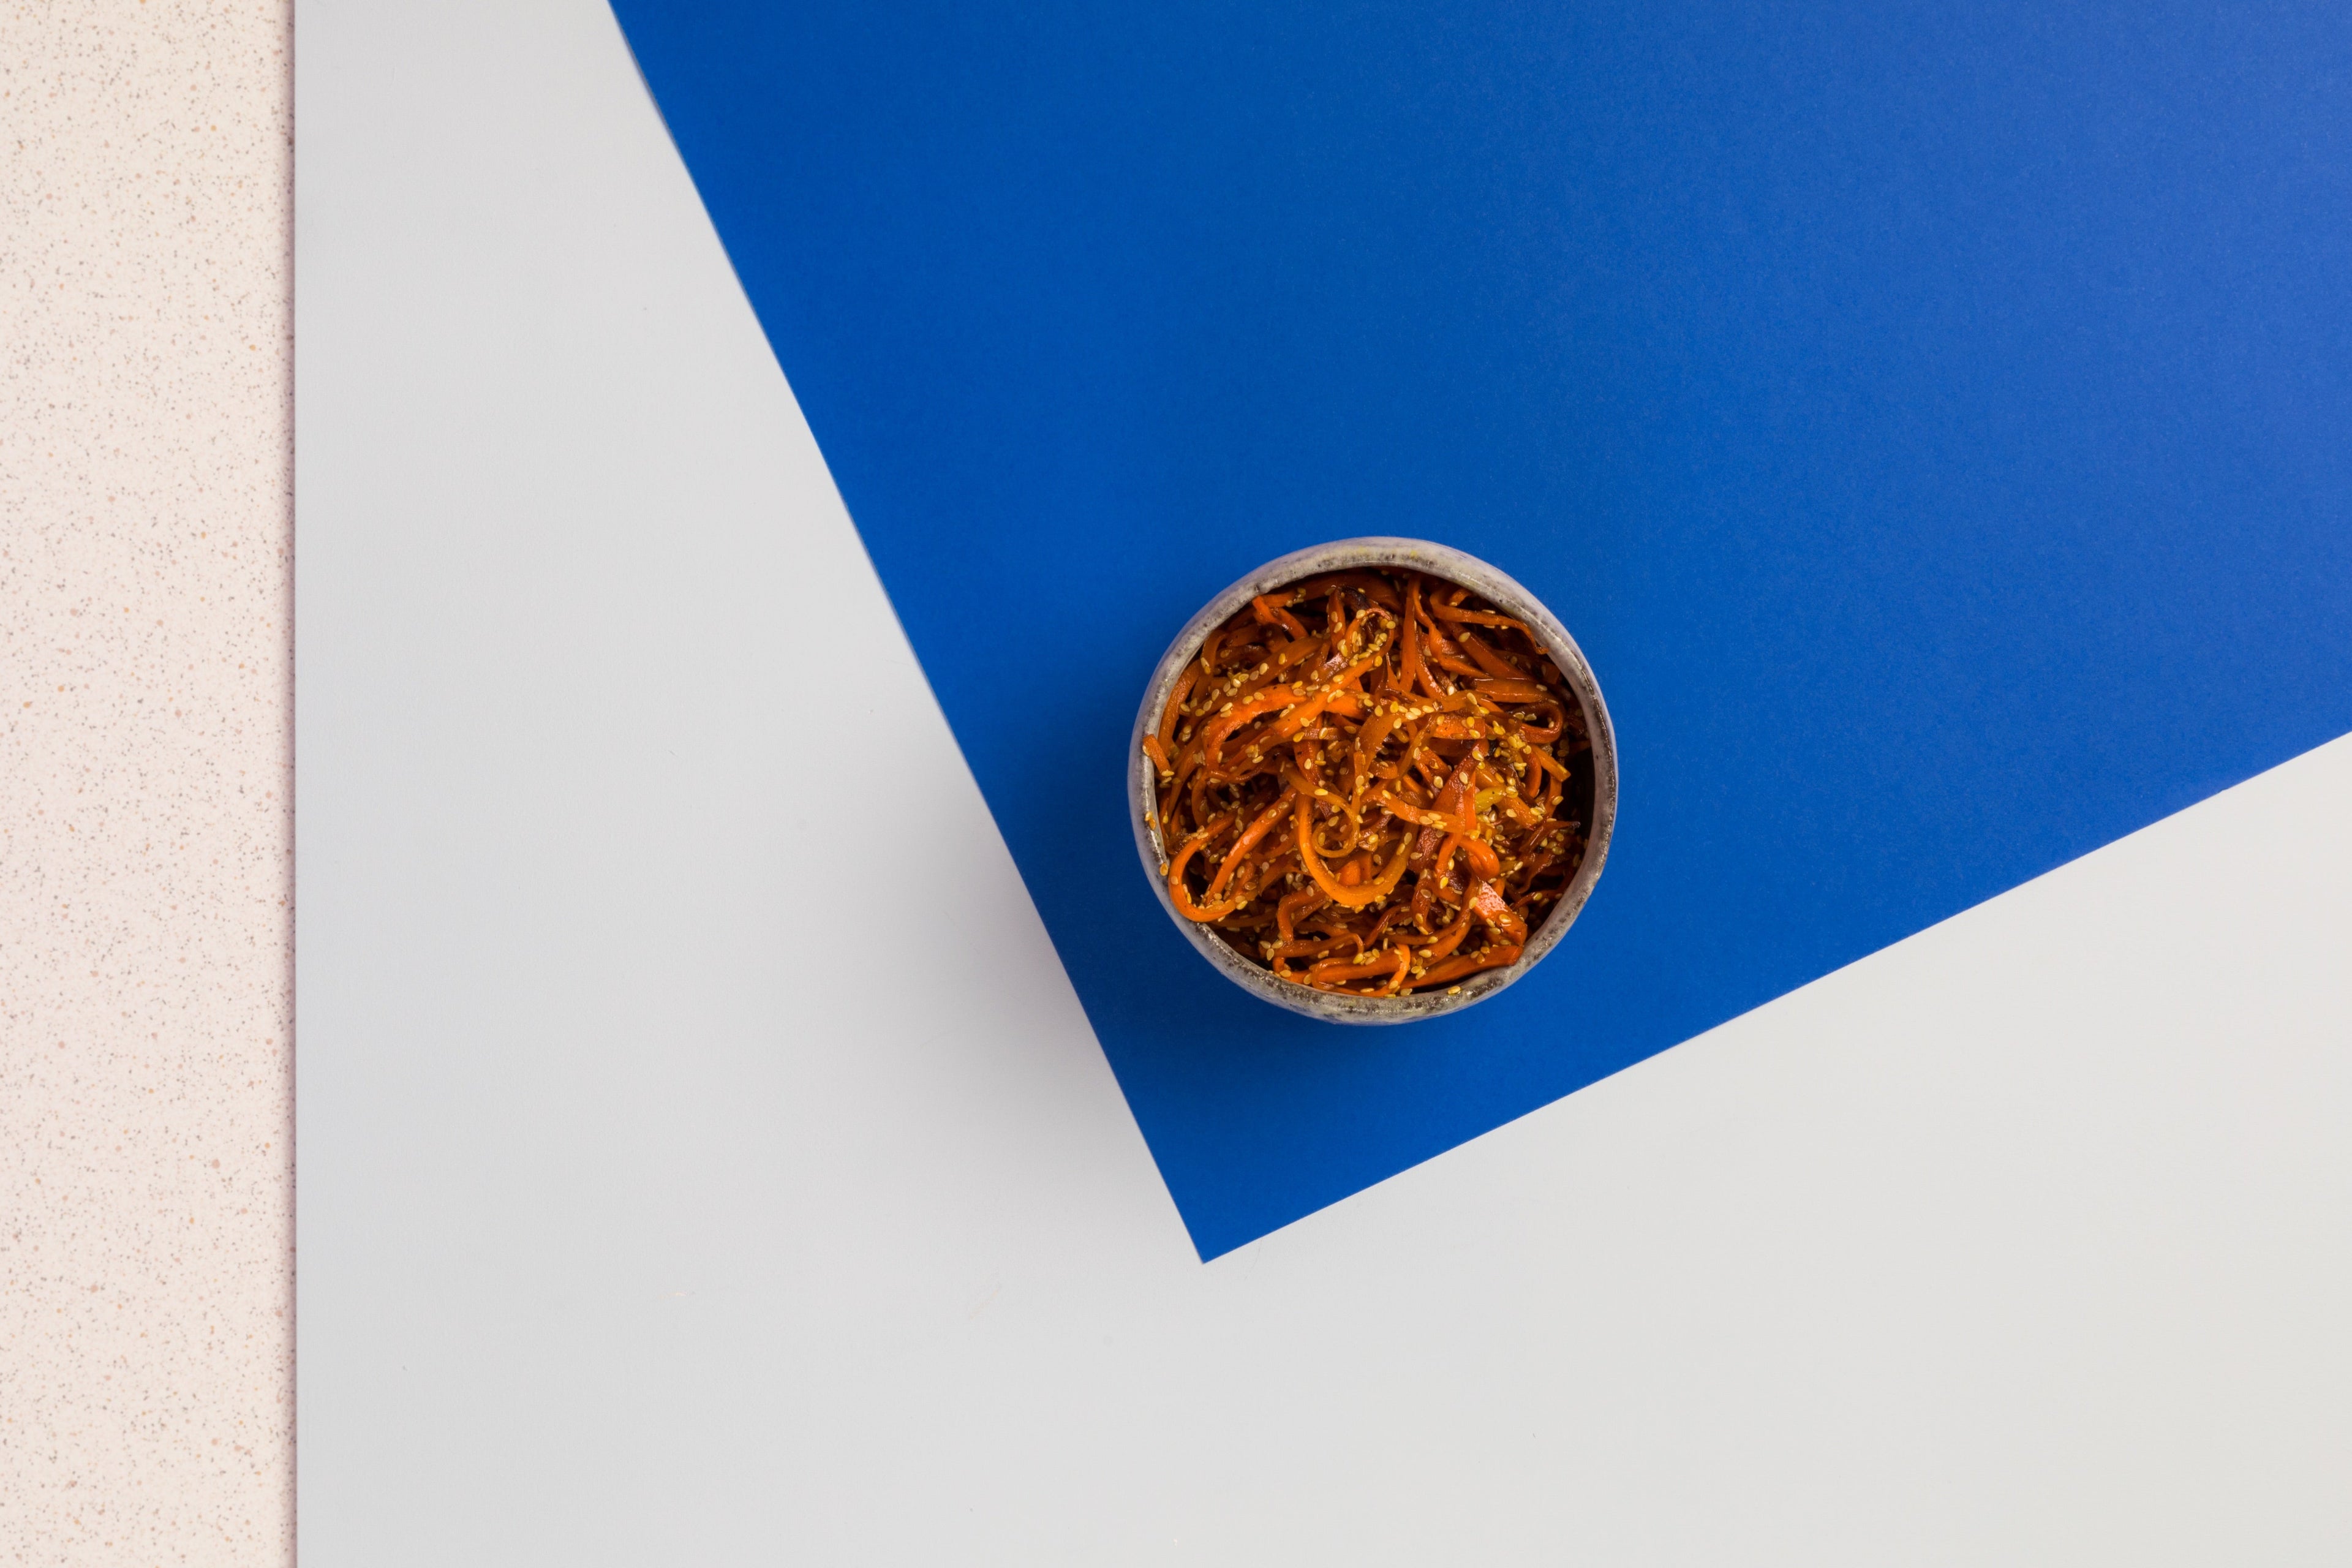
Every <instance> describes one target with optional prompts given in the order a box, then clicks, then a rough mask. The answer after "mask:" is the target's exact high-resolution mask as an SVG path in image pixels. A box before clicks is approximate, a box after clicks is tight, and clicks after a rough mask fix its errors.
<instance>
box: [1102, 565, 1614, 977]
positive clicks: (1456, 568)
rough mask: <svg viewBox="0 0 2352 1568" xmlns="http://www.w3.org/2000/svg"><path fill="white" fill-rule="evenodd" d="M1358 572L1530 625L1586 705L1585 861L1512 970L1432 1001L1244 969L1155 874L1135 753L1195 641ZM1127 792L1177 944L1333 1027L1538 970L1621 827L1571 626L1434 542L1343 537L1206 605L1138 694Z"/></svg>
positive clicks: (1600, 716)
mask: <svg viewBox="0 0 2352 1568" xmlns="http://www.w3.org/2000/svg"><path fill="white" fill-rule="evenodd" d="M1364 566H1400V567H1407V568H1410V569H1412V570H1413V571H1416V572H1426V573H1428V574H1430V575H1432V576H1433V577H1443V578H1444V579H1445V580H1446V581H1447V582H1449V583H1454V584H1460V585H1461V586H1462V587H1465V588H1467V589H1469V590H1470V591H1471V592H1472V593H1474V594H1475V595H1478V596H1479V597H1480V598H1482V599H1485V600H1486V601H1487V602H1488V603H1489V604H1492V605H1496V607H1497V608H1499V609H1500V610H1501V611H1502V612H1503V613H1504V614H1505V615H1508V616H1517V617H1518V618H1519V619H1520V620H1523V621H1525V622H1527V624H1528V626H1533V627H1535V628H1536V629H1537V630H1538V632H1540V633H1541V634H1542V635H1543V640H1544V646H1545V647H1547V648H1548V649H1549V650H1550V653H1551V659H1552V663H1553V664H1555V665H1557V666H1558V667H1559V672H1560V674H1561V675H1562V676H1563V677H1565V678H1566V679H1567V682H1568V687H1569V689H1570V691H1571V692H1572V693H1574V695H1575V697H1576V700H1577V701H1578V702H1579V703H1580V704H1581V705H1582V707H1583V709H1584V727H1585V731H1586V734H1587V735H1588V736H1589V737H1590V739H1591V742H1592V759H1591V763H1589V764H1588V766H1589V767H1590V768H1591V771H1592V807H1591V826H1590V831H1589V835H1588V837H1587V841H1586V847H1585V851H1584V861H1583V864H1581V865H1580V866H1579V867H1578V868H1577V869H1576V875H1575V877H1574V878H1573V879H1571V880H1570V883H1569V885H1568V888H1567V890H1566V891H1565V892H1563V893H1562V894H1561V895H1560V899H1559V902H1558V903H1557V904H1555V905H1554V906H1553V907H1552V911H1551V913H1550V915H1549V917H1547V918H1546V919H1545V921H1544V922H1543V924H1541V925H1539V926H1538V927H1537V928H1536V929H1535V931H1533V932H1532V933H1530V935H1529V936H1528V942H1527V948H1526V952H1524V953H1523V954H1522V955H1521V957H1520V959H1519V961H1518V962H1517V963H1513V964H1508V965H1506V966H1505V967H1503V968H1501V969H1489V970H1486V971H1483V972H1482V973H1477V974H1473V975H1471V976H1469V977H1468V978H1467V979H1465V980H1464V981H1463V982H1462V984H1460V985H1458V986H1454V987H1449V988H1448V989H1447V990H1445V991H1442V992H1438V993H1435V994H1430V995H1402V996H1339V995H1334V994H1331V993H1330V992H1328V991H1315V990H1310V989H1308V988H1307V986H1304V985H1297V984H1291V983H1289V982H1286V981H1281V980H1276V978H1275V977H1274V974H1273V973H1272V972H1271V971H1269V970H1266V969H1262V968H1260V967H1259V966H1258V965H1256V964H1255V963H1250V962H1249V960H1247V959H1245V958H1244V957H1243V956H1242V955H1241V954H1240V953H1238V952H1234V950H1233V949H1232V948H1230V947H1228V946H1226V945H1225V944H1224V943H1223V942H1220V941H1218V940H1217V939H1216V938H1215V937H1213V936H1211V935H1210V934H1209V932H1208V931H1206V930H1205V929H1204V928H1202V927H1201V926H1198V925H1195V924H1193V923H1192V921H1188V920H1186V919H1185V918H1184V917H1183V916H1182V915H1180V914H1178V913H1177V912H1176V906H1175V904H1174V903H1173V902H1172V901H1171V900H1170V899H1169V897H1168V887H1167V884H1166V883H1165V882H1164V881H1162V880H1161V879H1160V867H1161V866H1162V865H1164V864H1165V863H1166V862H1167V859H1168V848H1167V846H1165V845H1163V844H1162V843H1161V842H1160V829H1159V826H1158V825H1157V819H1156V807H1157V805H1158V804H1159V801H1158V791H1157V789H1156V788H1155V784H1156V782H1157V781H1156V780H1155V779H1154V778H1153V776H1152V768H1151V762H1150V758H1148V757H1146V756H1145V755H1144V754H1143V737H1144V735H1145V733H1146V732H1147V731H1150V730H1153V729H1156V728H1157V727H1158V722H1159V719H1160V714H1161V713H1162V712H1163V711H1164V710H1166V708H1167V706H1168V693H1169V691H1170V689H1172V688H1173V687H1174V686H1175V684H1176V679H1177V677H1179V676H1180V675H1181V674H1182V673H1183V670H1184V667H1185V665H1187V664H1189V663H1191V662H1192V659H1193V658H1195V657H1196V656H1197V655H1198V654H1199V653H1200V651H1201V642H1202V638H1204V637H1207V636H1208V635H1209V633H1210V632H1211V631H1212V630H1213V628H1215V627H1217V626H1223V624H1224V623H1225V622H1226V621H1227V620H1230V619H1231V618H1232V617H1233V616H1235V615H1236V614H1238V613H1239V612H1240V611H1241V610H1242V608H1243V607H1244V606H1245V605H1248V603H1249V602H1250V601H1251V600H1252V599H1255V598H1256V597H1257V596H1258V595H1261V594H1268V593H1272V592H1273V591H1274V590H1275V589H1276V588H1281V587H1286V586H1287V585H1289V584H1293V583H1296V582H1298V581H1300V580H1301V579H1303V578H1307V577H1313V576H1317V575H1318V574H1322V573H1325V572H1343V571H1347V570H1349V569H1350V568H1355V567H1364ZM1127 795H1128V816H1129V819H1130V820H1131V821H1132V823H1133V824H1134V827H1135V849H1136V853H1137V854H1138V855H1139V856H1141V857H1142V859H1143V875H1144V879H1145V880H1146V881H1148V882H1150V884H1151V890H1152V893H1153V894H1154V896H1156V897H1157V898H1158V899H1159V900H1160V908H1161V909H1163V910H1167V911H1168V918H1169V919H1170V920H1171V921H1175V922H1176V929H1177V930H1178V931H1182V932H1183V933H1184V940H1185V941H1187V942H1191V943H1192V945H1193V946H1194V947H1195V948H1197V949H1198V950H1199V951H1200V953H1201V956H1202V958H1204V959H1206V960H1208V962H1209V963H1210V964H1211V965H1212V966H1213V967H1214V968H1215V969H1216V971H1217V973H1220V974H1222V975H1223V976H1224V977H1225V978H1226V979H1228V980H1230V981H1232V982H1233V983H1234V984H1236V985H1238V986H1240V987H1241V988H1242V989H1243V990H1244V991H1247V992H1249V993H1250V994H1252V995H1254V996H1258V997H1262V998H1263V999H1265V1001H1268V1002H1271V1003H1273V1004H1274V1005H1276V1006H1277V1007H1285V1008H1287V1009H1289V1010H1290V1011H1291V1012H1293V1013H1304V1014H1306V1015H1307V1016H1308V1017H1310V1018H1321V1019H1324V1020H1326V1021H1328V1022H1330V1023H1334V1024H1410V1023H1412V1022H1414V1021H1416V1020H1417V1019H1422V1018H1433V1017H1435V1016H1438V1015H1439V1014H1441V1013H1453V1012H1458V1011H1460V1010H1461V1009H1462V1008H1465V1007H1469V1006H1473V1005H1476V1004H1477V1003H1480V1002H1483V1001H1485V1000H1486V998H1487V997H1489V996H1492V995H1493V994H1495V993H1496V992H1497V991H1500V990H1502V989H1503V987H1505V986H1506V985H1509V984H1513V983H1514V982H1516V981H1517V980H1518V979H1519V978H1520V977H1521V976H1522V975H1524V974H1526V973H1528V971H1529V970H1531V969H1533V968H1534V967H1535V966H1536V965H1537V964H1538V963H1542V962H1543V961H1544V957H1545V955H1546V954H1548V953H1549V952H1551V950H1552V949H1553V948H1555V947H1557V946H1559V939H1560V938H1561V937H1563V936H1565V935H1567V934H1568V928H1569V927H1570V926H1571V925H1573V924H1575V923H1576V917H1577V915H1578V914H1579V913H1580V911H1581V910H1583V908H1584V901H1585V900H1587V899H1589V898H1591V896H1592V884H1593V883H1594V881H1596V880H1597V879H1599V878H1600V876H1601V866H1602V865H1603V864H1604V863H1606V861H1607V860H1608V858H1609V836H1610V833H1611V830H1612V829H1613V828H1614V827H1615V826H1616V825H1617V737H1616V733H1615V731H1612V730H1611V729H1610V727H1609V709H1608V706H1607V705H1606V704H1605V703H1603V702H1602V701H1601V686H1600V683H1599V682H1598V681H1596V680H1594V679H1592V667H1591V665H1590V664H1588V663H1586V662H1585V658H1584V653H1583V650H1582V649H1580V648H1579V647H1577V646H1576V639H1575V638H1574V637H1570V636H1569V635H1568V628H1567V627H1566V626H1561V625H1560V624H1559V616H1555V615H1553V614H1552V613H1551V612H1550V611H1549V609H1546V608H1545V607H1544V605H1543V604H1542V602H1541V601H1540V600H1538V598H1537V597H1536V596H1535V595H1533V594H1530V593H1528V591H1527V590H1526V589H1525V588H1522V587H1521V586H1519V584H1517V583H1515V582H1513V581H1512V580H1511V579H1510V578H1509V577H1507V576H1506V575H1504V574H1502V573H1500V572H1498V571H1496V569H1495V568H1494V567H1492V566H1489V565H1487V564H1486V563H1485V562H1484V561H1481V560H1479V559H1478V558H1477V557H1476V556H1475V555H1465V554H1464V553H1463V552H1461V551H1459V550H1452V549H1448V548H1447V547H1446V546H1444V545H1443V544H1432V543H1430V542H1428V541H1427V540H1422V539H1342V540H1339V541H1337V542H1333V543H1330V544H1318V545H1316V546H1314V547H1313V548H1311V549H1307V550H1300V551H1296V552H1292V553H1291V554H1288V555H1285V556H1283V557H1282V558H1281V559H1279V560H1276V561H1269V562H1267V563H1265V565H1263V566H1261V567H1259V568H1258V569H1257V570H1256V571H1255V572H1253V573H1251V574H1249V575H1248V576H1246V577H1244V578H1243V579H1242V580H1241V581H1240V582H1238V583H1235V584H1234V585H1233V586H1232V587H1230V588H1227V589H1226V590H1225V591H1224V592H1223V593H1222V594H1220V595H1217V596H1216V597H1215V598H1213V599H1212V600H1210V601H1209V602H1208V603H1207V604H1206V605H1202V607H1201V613H1200V614H1199V615H1196V616H1193V617H1192V619H1191V620H1190V621H1188V622H1186V623H1185V626H1184V629H1183V630H1182V631H1181V632H1179V633H1177V634H1176V640H1175V641H1174V642H1171V643H1170V644H1169V645H1168V651H1167V653H1165V654H1164V655H1162V656H1161V657H1160V668H1157V669H1155V670H1153V671H1152V672H1151V682H1150V685H1148V686H1146V687H1145V688H1144V691H1143V703H1142V706H1141V707H1139V708H1138V709H1137V710H1136V714H1135V730H1134V732H1133V733H1131V734H1130V735H1129V736H1128V740H1127Z"/></svg>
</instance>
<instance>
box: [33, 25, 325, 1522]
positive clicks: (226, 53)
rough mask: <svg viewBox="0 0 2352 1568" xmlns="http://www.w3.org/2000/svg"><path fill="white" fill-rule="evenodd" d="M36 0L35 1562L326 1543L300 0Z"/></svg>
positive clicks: (34, 189) (34, 54) (34, 173)
mask: <svg viewBox="0 0 2352 1568" xmlns="http://www.w3.org/2000/svg"><path fill="white" fill-rule="evenodd" d="M0 7H5V9H0V18H5V19H0V128H5V137H0V157H5V160H6V163H7V177H6V181H5V201H6V221H5V225H0V310H5V332H0V341H5V344H6V353H5V369H0V702H5V715H0V718H5V742H0V745H5V753H0V754H5V766H0V835H5V837H0V1119H5V1133H6V1140H7V1147H6V1152H5V1156H0V1191H5V1226H0V1561H5V1562H9V1563H137V1564H144V1563H244V1564H250V1563H279V1562H289V1561H291V1559H292V1554H293V1540H294V1535H293V1485H292V1482H293V1435H292V1432H291V1429H290V1428H291V1420H292V1410H293V1402H292V1394H293V1323H292V1321H291V1316H292V1288H291V1287H292V1274H293V1258H292V1249H291V1237H292V1230H291V1215H292V1201H293V1182H292V1172H293V1166H292V1152H293V1151H292V1147H291V1137H290V1133H291V1125H292V1119H291V1111H290V1105H291V1089H292V1070H293V1069H292V1054H291V1041H290V1035H289V1030H290V1026H291V1023H292V986H291V968H292V952H291V929H292V928H291V921H290V912H289V908H288V900H289V889H290V887H291V875H290V872H291V865H290V859H289V851H290V843H291V826H292V814H291V810H290V801H289V787H290V784H291V780H292V760H293V759H292V740H291V733H290V730H289V715H290V707H291V705H290V695H291V679H292V676H291V658H290V628H289V614H290V610H291V589H290V561H289V551H290V548H291V545H292V504H291V503H292V497H291V489H290V485H291V466H290V459H291V429H290V406H291V402H290V395H291V381H290V378H291V369H292V352H291V349H292V345H291V342H290V340H289V320H290V314H289V288H290V284H291V268H290V237H291V174H292V158H291V142H290V132H291V124H290V120H291V108H292V80H291V68H290V58H291V56H290V38H291V8H290V5H289V3H288V0H230V3H222V0H211V3H206V0H54V3H49V4H35V3H29V0H0Z"/></svg>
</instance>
